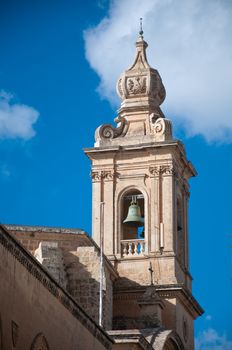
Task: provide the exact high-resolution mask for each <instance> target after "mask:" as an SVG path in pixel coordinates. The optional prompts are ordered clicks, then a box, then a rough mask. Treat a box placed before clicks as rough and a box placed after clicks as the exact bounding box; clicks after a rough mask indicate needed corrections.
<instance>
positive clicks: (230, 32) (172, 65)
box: [84, 0, 232, 142]
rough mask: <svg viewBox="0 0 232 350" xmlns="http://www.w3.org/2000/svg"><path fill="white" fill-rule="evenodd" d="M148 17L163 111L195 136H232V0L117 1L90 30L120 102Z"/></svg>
mask: <svg viewBox="0 0 232 350" xmlns="http://www.w3.org/2000/svg"><path fill="white" fill-rule="evenodd" d="M139 17H143V23H144V37H145V40H146V41H147V42H148V44H149V48H148V49H147V54H148V60H149V62H150V64H151V65H152V66H153V67H155V68H157V69H158V70H159V72H160V75H161V77H162V79H163V82H164V85H165V87H166V90H167V97H166V102H165V103H164V107H163V109H164V111H165V113H166V116H167V117H168V118H171V119H173V120H175V121H176V124H178V125H182V126H184V127H185V130H186V132H187V134H188V135H190V136H191V135H195V134H202V135H204V137H205V138H206V139H207V140H208V141H213V140H217V141H223V142H231V141H232V99H231V96H230V94H231V91H232V21H231V18H232V3H231V2H230V1H227V0H221V1H219V0H211V1H202V0H191V1H186V0H175V1H174V0H143V1H141V0H117V1H116V0H113V1H111V3H110V8H109V14H108V17H105V18H103V19H102V21H101V22H100V23H99V24H98V25H97V26H96V27H94V28H90V29H88V30H87V31H85V35H84V37H85V46H86V57H87V59H88V61H89V63H90V65H91V67H92V68H93V69H94V70H95V71H96V72H97V73H98V75H99V76H100V78H101V82H100V86H99V92H100V94H101V96H102V97H104V98H107V99H108V100H109V101H110V102H111V103H113V104H114V105H116V104H117V103H118V100H117V97H116V93H115V83H116V80H117V78H118V77H119V75H120V73H121V72H122V71H123V70H125V69H126V68H128V66H130V64H131V63H132V61H133V59H134V55H135V48H134V45H133V43H134V42H135V40H136V36H137V33H138V30H139Z"/></svg>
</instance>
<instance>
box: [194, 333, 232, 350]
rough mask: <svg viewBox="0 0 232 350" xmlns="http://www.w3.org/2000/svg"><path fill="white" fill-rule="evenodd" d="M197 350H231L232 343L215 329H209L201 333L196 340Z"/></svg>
mask: <svg viewBox="0 0 232 350" xmlns="http://www.w3.org/2000/svg"><path fill="white" fill-rule="evenodd" d="M195 349H196V350H231V349H232V341H231V340H229V339H227V336H226V334H223V335H219V334H218V332H217V331H216V330H215V329H212V328H209V329H207V330H206V331H203V332H200V333H199V334H198V336H197V338H196V339H195Z"/></svg>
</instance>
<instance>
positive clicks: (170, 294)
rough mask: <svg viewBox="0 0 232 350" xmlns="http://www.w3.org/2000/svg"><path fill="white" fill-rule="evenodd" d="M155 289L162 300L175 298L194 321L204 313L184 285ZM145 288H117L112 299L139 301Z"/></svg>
mask: <svg viewBox="0 0 232 350" xmlns="http://www.w3.org/2000/svg"><path fill="white" fill-rule="evenodd" d="M155 287H156V291H157V293H158V295H159V297H161V298H162V299H170V298H177V299H178V300H179V301H180V302H181V303H182V304H183V305H184V306H185V307H186V308H187V310H188V311H189V312H190V313H191V315H192V317H193V318H194V319H195V318H196V317H197V316H200V315H202V314H203V313H204V310H203V309H202V307H201V306H200V304H199V303H198V302H197V301H196V299H195V298H194V297H193V295H192V294H191V292H190V291H189V290H188V289H186V288H185V286H184V285H182V284H170V285H155ZM146 288H147V286H135V287H132V288H123V287H121V288H120V287H118V289H114V299H119V300H139V299H140V298H141V295H142V294H143V293H144V292H145V290H146Z"/></svg>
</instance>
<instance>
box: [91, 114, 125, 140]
mask: <svg viewBox="0 0 232 350" xmlns="http://www.w3.org/2000/svg"><path fill="white" fill-rule="evenodd" d="M114 121H115V122H116V123H117V124H118V126H117V127H116V128H114V127H113V126H112V125H110V124H103V125H101V126H99V128H97V130H96V133H95V140H96V141H98V140H99V139H101V140H102V139H115V138H116V137H119V136H121V135H122V133H123V132H124V128H125V126H126V120H125V118H123V117H121V116H118V117H117V118H115V120H114Z"/></svg>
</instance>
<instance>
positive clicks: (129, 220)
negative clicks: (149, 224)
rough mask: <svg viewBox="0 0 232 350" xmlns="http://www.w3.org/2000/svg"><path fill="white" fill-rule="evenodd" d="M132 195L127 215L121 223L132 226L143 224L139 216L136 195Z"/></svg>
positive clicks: (139, 211)
mask: <svg viewBox="0 0 232 350" xmlns="http://www.w3.org/2000/svg"><path fill="white" fill-rule="evenodd" d="M133 197H134V196H133ZM133 197H132V201H131V204H130V206H129V209H128V214H127V217H126V219H125V220H124V221H123V223H124V224H126V225H128V226H132V227H139V226H144V219H143V218H142V216H141V210H140V206H139V205H138V204H137V201H136V197H135V198H133Z"/></svg>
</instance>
